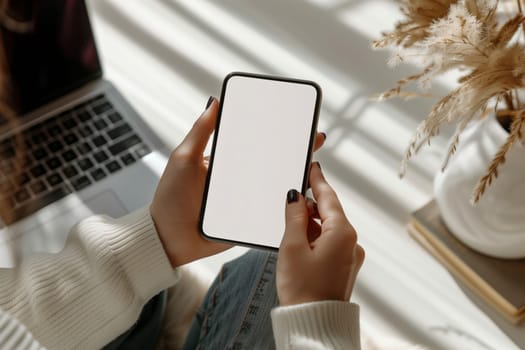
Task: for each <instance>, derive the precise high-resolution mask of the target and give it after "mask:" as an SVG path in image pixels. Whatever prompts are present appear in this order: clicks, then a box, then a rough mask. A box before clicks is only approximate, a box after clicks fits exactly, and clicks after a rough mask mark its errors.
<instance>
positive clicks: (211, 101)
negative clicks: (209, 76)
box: [206, 96, 213, 109]
mask: <svg viewBox="0 0 525 350" xmlns="http://www.w3.org/2000/svg"><path fill="white" fill-rule="evenodd" d="M212 103H213V96H210V98H209V99H208V102H207V103H206V109H208V108H210V106H211V104H212Z"/></svg>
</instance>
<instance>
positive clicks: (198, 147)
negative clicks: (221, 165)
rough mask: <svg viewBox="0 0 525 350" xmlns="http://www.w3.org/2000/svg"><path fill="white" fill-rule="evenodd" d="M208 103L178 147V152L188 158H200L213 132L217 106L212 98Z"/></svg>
mask: <svg viewBox="0 0 525 350" xmlns="http://www.w3.org/2000/svg"><path fill="white" fill-rule="evenodd" d="M209 101H210V102H209V103H208V106H207V108H206V110H205V111H204V113H202V115H201V116H200V117H199V119H197V120H196V121H195V123H194V124H193V127H192V128H191V130H190V131H189V132H188V134H187V135H186V137H185V138H184V140H183V141H182V143H181V144H180V146H179V147H178V148H179V151H180V152H184V153H187V154H189V155H190V156H202V153H203V152H204V150H205V148H206V145H207V144H208V140H209V138H210V136H211V134H212V133H213V131H214V130H215V123H216V121H217V110H218V105H217V103H216V100H215V98H213V97H210V100H209Z"/></svg>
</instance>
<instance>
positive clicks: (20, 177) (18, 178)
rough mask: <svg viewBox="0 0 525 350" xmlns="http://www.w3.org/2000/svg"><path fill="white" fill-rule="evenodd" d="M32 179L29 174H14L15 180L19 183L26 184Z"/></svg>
mask: <svg viewBox="0 0 525 350" xmlns="http://www.w3.org/2000/svg"><path fill="white" fill-rule="evenodd" d="M29 181H30V178H29V174H27V173H25V172H24V173H22V174H20V175H18V176H17V175H15V176H13V182H14V183H15V184H17V185H25V184H27V183H28V182H29Z"/></svg>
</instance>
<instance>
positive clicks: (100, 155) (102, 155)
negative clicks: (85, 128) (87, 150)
mask: <svg viewBox="0 0 525 350" xmlns="http://www.w3.org/2000/svg"><path fill="white" fill-rule="evenodd" d="M93 158H95V160H96V161H97V163H103V162H105V161H106V160H108V158H109V156H108V154H107V153H106V152H105V151H103V150H100V151H98V152H96V153H95V154H93Z"/></svg>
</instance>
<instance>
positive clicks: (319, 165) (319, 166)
mask: <svg viewBox="0 0 525 350" xmlns="http://www.w3.org/2000/svg"><path fill="white" fill-rule="evenodd" d="M314 164H315V165H317V167H318V168H319V169H321V170H323V169H322V168H321V163H319V162H315V163H314Z"/></svg>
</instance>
